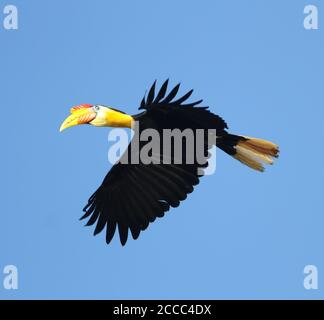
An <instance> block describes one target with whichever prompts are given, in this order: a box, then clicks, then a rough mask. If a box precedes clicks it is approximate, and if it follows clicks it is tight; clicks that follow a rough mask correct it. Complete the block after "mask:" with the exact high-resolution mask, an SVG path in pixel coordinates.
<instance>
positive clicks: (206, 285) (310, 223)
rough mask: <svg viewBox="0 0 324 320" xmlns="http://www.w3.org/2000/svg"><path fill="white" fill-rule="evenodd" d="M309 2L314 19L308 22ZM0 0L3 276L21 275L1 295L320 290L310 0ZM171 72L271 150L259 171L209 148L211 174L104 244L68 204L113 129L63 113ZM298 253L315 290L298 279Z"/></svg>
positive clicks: (224, 295)
mask: <svg viewBox="0 0 324 320" xmlns="http://www.w3.org/2000/svg"><path fill="white" fill-rule="evenodd" d="M309 3H311V4H315V5H317V6H318V9H319V28H320V29H319V30H305V29H304V28H303V19H304V14H303V9H304V6H305V5H307V4H309ZM6 4H8V2H7V1H3V0H1V1H0V9H1V12H2V10H3V7H4V6H5V5H6ZM10 4H14V5H16V6H17V8H18V12H19V29H18V30H15V31H13V30H11V31H7V30H4V29H3V28H2V23H1V25H0V45H1V50H0V70H1V76H0V86H1V96H0V106H1V110H2V116H1V126H0V132H1V141H2V142H1V145H2V153H1V158H0V163H1V166H0V171H1V184H0V188H1V224H0V271H1V273H0V279H1V283H2V277H3V274H2V270H3V268H4V266H5V265H8V264H14V265H16V266H17V268H18V271H19V289H18V290H11V291H8V290H5V289H4V288H3V286H2V285H1V286H0V298H5V299H12V298H17V299H24V298H29V299H35V298H45V299H48V298H54V299H55V298H63V299H69V298H76V299H84V298H97V299H104V298H108V299H110V298H138V299H142V298H151V299H154V298H169V299H173V298H196V299H199V298H209V299H239V298H244V299H251V298H257V299H263V298H266V299H268V298H277V299H285V298H298V299H299V298H306V299H312V298H315V299H317V298H323V297H324V294H323V287H324V282H323V281H322V278H323V277H322V276H321V271H322V270H324V258H323V242H324V234H323V224H324V212H323V178H324V170H323V156H324V153H323V149H322V145H323V138H324V136H323V129H322V124H323V117H324V104H323V103H324V96H323V74H324V64H323V56H324V42H323V31H322V30H321V13H322V10H324V6H323V3H322V2H321V1H315V0H312V1H310V2H307V1H297V0H291V1H279V0H276V1H256V0H255V1H253V0H248V1H240V0H236V1H234V0H232V1H212V0H210V1H203V2H198V1H171V0H164V1H154V2H153V1H148V0H147V1H146V0H145V1H144V0H140V1H118V2H117V1H103V0H102V1H99V0H97V1H76V0H73V1H72V0H71V1H62V0H60V1H46V4H45V2H44V1H36V0H29V1H18V0H13V1H10ZM2 17H3V15H2ZM1 19H2V18H1ZM168 77H169V78H170V81H171V82H172V83H173V84H176V83H177V82H179V81H181V83H182V90H183V91H182V92H185V90H188V89H191V88H194V89H195V92H194V96H193V99H194V98H197V99H199V98H203V99H204V102H205V104H206V105H209V106H210V109H211V110H212V111H213V112H215V113H217V114H219V115H221V116H222V117H224V119H225V120H226V121H227V122H228V124H229V126H230V129H231V131H232V132H234V133H240V134H246V135H250V136H256V137H262V138H266V139H269V140H272V141H275V142H277V143H278V144H279V145H280V148H281V157H280V159H279V160H278V161H277V162H276V164H275V165H274V166H273V167H271V168H268V170H267V171H266V172H265V173H264V174H259V173H257V172H253V171H252V170H250V169H248V168H246V167H244V166H242V165H241V164H239V163H238V162H236V161H234V160H233V159H231V158H230V157H228V156H227V155H225V154H222V153H221V152H218V153H217V170H216V173H215V175H213V176H208V177H205V178H203V179H202V181H201V184H200V185H199V186H198V187H197V188H196V191H195V192H194V193H193V194H191V195H190V196H189V197H188V199H187V200H186V201H185V202H184V203H182V205H181V206H180V207H179V208H177V209H173V210H172V211H171V212H170V213H168V214H167V215H166V217H164V218H163V219H159V220H157V221H156V222H155V223H154V224H151V225H150V227H149V228H148V230H146V231H145V232H143V233H142V234H141V236H140V238H139V239H138V240H137V241H129V242H128V243H127V245H126V247H121V246H120V244H119V241H118V238H115V239H114V241H113V243H112V244H111V245H110V246H107V245H106V244H105V241H104V235H99V236H97V237H93V236H92V229H89V228H85V227H83V223H82V222H79V221H78V218H79V217H80V216H81V209H82V207H83V205H84V204H85V202H86V201H87V199H88V197H89V196H90V195H91V193H92V192H93V191H94V190H95V189H96V187H97V186H98V185H99V184H100V183H101V181H102V179H103V177H104V175H105V174H106V172H107V170H108V169H109V168H110V164H109V163H108V162H107V146H108V142H107V132H108V129H107V128H94V127H90V126H83V127H76V128H73V129H69V130H67V131H66V132H64V133H62V134H60V133H59V132H58V128H59V126H60V124H61V122H62V120H63V119H64V118H65V117H66V115H67V114H68V110H69V108H70V107H71V106H73V105H76V104H79V103H101V104H106V105H110V106H113V107H115V108H118V109H122V110H124V111H125V112H128V113H136V111H137V107H138V105H139V102H140V100H141V98H142V96H143V94H144V92H145V90H146V89H147V88H148V87H149V86H150V85H151V83H152V82H153V81H154V80H155V79H158V80H159V81H160V83H161V82H162V81H163V80H165V79H166V78H168ZM309 264H312V265H315V266H317V268H318V272H319V289H318V290H305V289H304V287H303V279H304V274H303V269H304V267H305V265H309ZM1 283H0V284H1Z"/></svg>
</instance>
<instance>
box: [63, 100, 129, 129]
mask: <svg viewBox="0 0 324 320" xmlns="http://www.w3.org/2000/svg"><path fill="white" fill-rule="evenodd" d="M70 112H71V114H70V115H69V116H68V117H67V118H66V119H65V120H64V121H63V123H62V125H61V127H60V131H63V130H65V129H66V128H69V127H73V126H77V125H80V124H91V125H93V126H96V127H128V128H131V126H132V122H133V118H132V117H131V116H130V115H128V114H125V113H123V112H122V111H119V110H116V109H112V108H109V107H106V106H102V105H98V104H96V105H91V104H80V105H78V106H74V107H72V108H71V109H70Z"/></svg>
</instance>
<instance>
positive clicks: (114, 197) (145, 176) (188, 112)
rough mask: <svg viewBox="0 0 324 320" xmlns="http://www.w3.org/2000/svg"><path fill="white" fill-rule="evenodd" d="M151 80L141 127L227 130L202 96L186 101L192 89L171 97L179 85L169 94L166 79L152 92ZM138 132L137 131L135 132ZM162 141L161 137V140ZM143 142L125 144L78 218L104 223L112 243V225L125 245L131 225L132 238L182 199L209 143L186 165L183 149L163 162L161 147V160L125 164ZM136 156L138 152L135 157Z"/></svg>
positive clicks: (97, 230) (98, 227) (101, 226)
mask: <svg viewBox="0 0 324 320" xmlns="http://www.w3.org/2000/svg"><path fill="white" fill-rule="evenodd" d="M155 85H156V84H155V82H154V84H153V85H152V87H151V89H150V90H149V93H148V95H147V98H145V97H144V98H143V100H142V103H141V106H140V109H144V110H145V112H144V113H142V114H141V115H140V116H139V117H138V120H139V131H138V134H140V132H142V131H143V130H144V129H146V128H154V129H156V130H158V132H159V133H160V134H162V131H163V129H175V128H178V129H181V130H184V129H186V128H190V129H216V130H217V132H219V131H224V130H225V129H226V127H227V126H226V123H225V122H224V120H223V119H221V118H220V117H218V116H216V115H214V114H213V113H211V112H210V111H208V110H207V109H208V108H207V107H198V106H197V105H198V104H199V103H201V101H202V100H199V101H196V102H193V103H187V104H184V102H185V101H186V100H187V99H188V98H189V97H190V95H191V94H192V90H191V91H189V92H188V93H187V94H185V95H184V96H182V97H181V98H178V99H177V100H174V98H175V97H176V95H177V92H178V90H179V86H180V85H177V86H176V87H175V88H173V89H172V90H171V91H170V93H169V94H167V95H166V93H167V86H168V80H167V81H166V82H165V83H164V84H163V85H162V87H161V89H160V90H159V92H158V93H157V95H156V96H155ZM135 134H136V133H135ZM161 145H163V141H161ZM143 146H144V144H142V143H140V145H139V149H138V150H136V148H135V151H134V148H132V147H131V145H129V146H128V148H127V150H126V152H125V153H124V155H123V156H122V158H121V160H120V161H119V162H118V163H116V164H115V165H114V166H113V167H112V168H111V170H110V171H109V172H108V174H107V175H106V177H105V179H104V181H103V183H102V184H101V186H100V187H99V188H98V190H97V191H96V192H95V193H94V194H93V195H92V196H91V197H90V199H89V201H88V204H87V205H86V207H85V208H84V212H85V214H84V215H83V217H82V218H81V219H84V218H89V220H88V222H87V224H86V225H87V226H90V225H94V224H96V227H95V230H94V234H95V235H96V234H98V233H100V232H101V231H102V230H103V229H104V228H105V227H106V242H107V243H110V241H111V240H112V238H113V236H114V234H115V232H116V229H117V228H118V231H119V237H120V241H121V243H122V245H125V243H126V241H127V238H128V233H129V230H130V232H131V234H132V236H133V238H134V239H137V238H138V236H139V234H140V232H141V231H143V230H145V229H146V228H147V227H148V225H149V223H150V222H153V221H154V220H155V219H156V218H157V217H163V216H164V214H165V212H166V211H168V210H169V209H170V207H177V206H179V204H180V202H181V201H183V200H184V199H186V197H187V195H188V194H189V193H191V192H192V191H193V189H194V186H195V185H197V184H198V183H199V177H200V176H201V174H200V173H199V169H203V168H205V167H206V166H207V158H208V148H209V147H210V146H209V145H207V144H205V145H204V151H205V153H206V157H205V161H203V162H198V161H196V160H195V161H194V162H193V163H190V164H188V163H187V161H186V160H187V159H186V152H183V153H182V161H181V163H180V164H179V163H177V164H176V163H173V162H171V164H164V163H163V161H162V158H163V152H161V153H159V154H155V155H154V156H155V157H156V158H158V159H160V160H161V163H160V164H156V163H150V164H144V163H143V162H142V161H141V159H140V157H139V163H137V164H132V163H129V162H128V163H125V162H127V161H125V159H126V158H128V159H129V158H130V155H131V154H132V153H133V154H134V152H140V150H141V148H142V147H143ZM135 158H136V157H135Z"/></svg>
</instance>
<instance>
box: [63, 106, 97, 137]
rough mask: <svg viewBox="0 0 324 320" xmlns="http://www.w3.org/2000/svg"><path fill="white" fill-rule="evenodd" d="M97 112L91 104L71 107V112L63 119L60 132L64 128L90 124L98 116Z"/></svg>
mask: <svg viewBox="0 0 324 320" xmlns="http://www.w3.org/2000/svg"><path fill="white" fill-rule="evenodd" d="M96 115H97V114H96V112H95V111H94V110H93V109H92V106H91V105H80V106H76V107H73V108H71V114H70V115H69V116H68V117H67V118H66V119H65V120H64V121H63V123H62V125H61V127H60V132H62V131H63V130H65V129H67V128H69V127H73V126H77V125H79V124H88V123H90V122H91V121H92V120H94V119H95V118H96Z"/></svg>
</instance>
